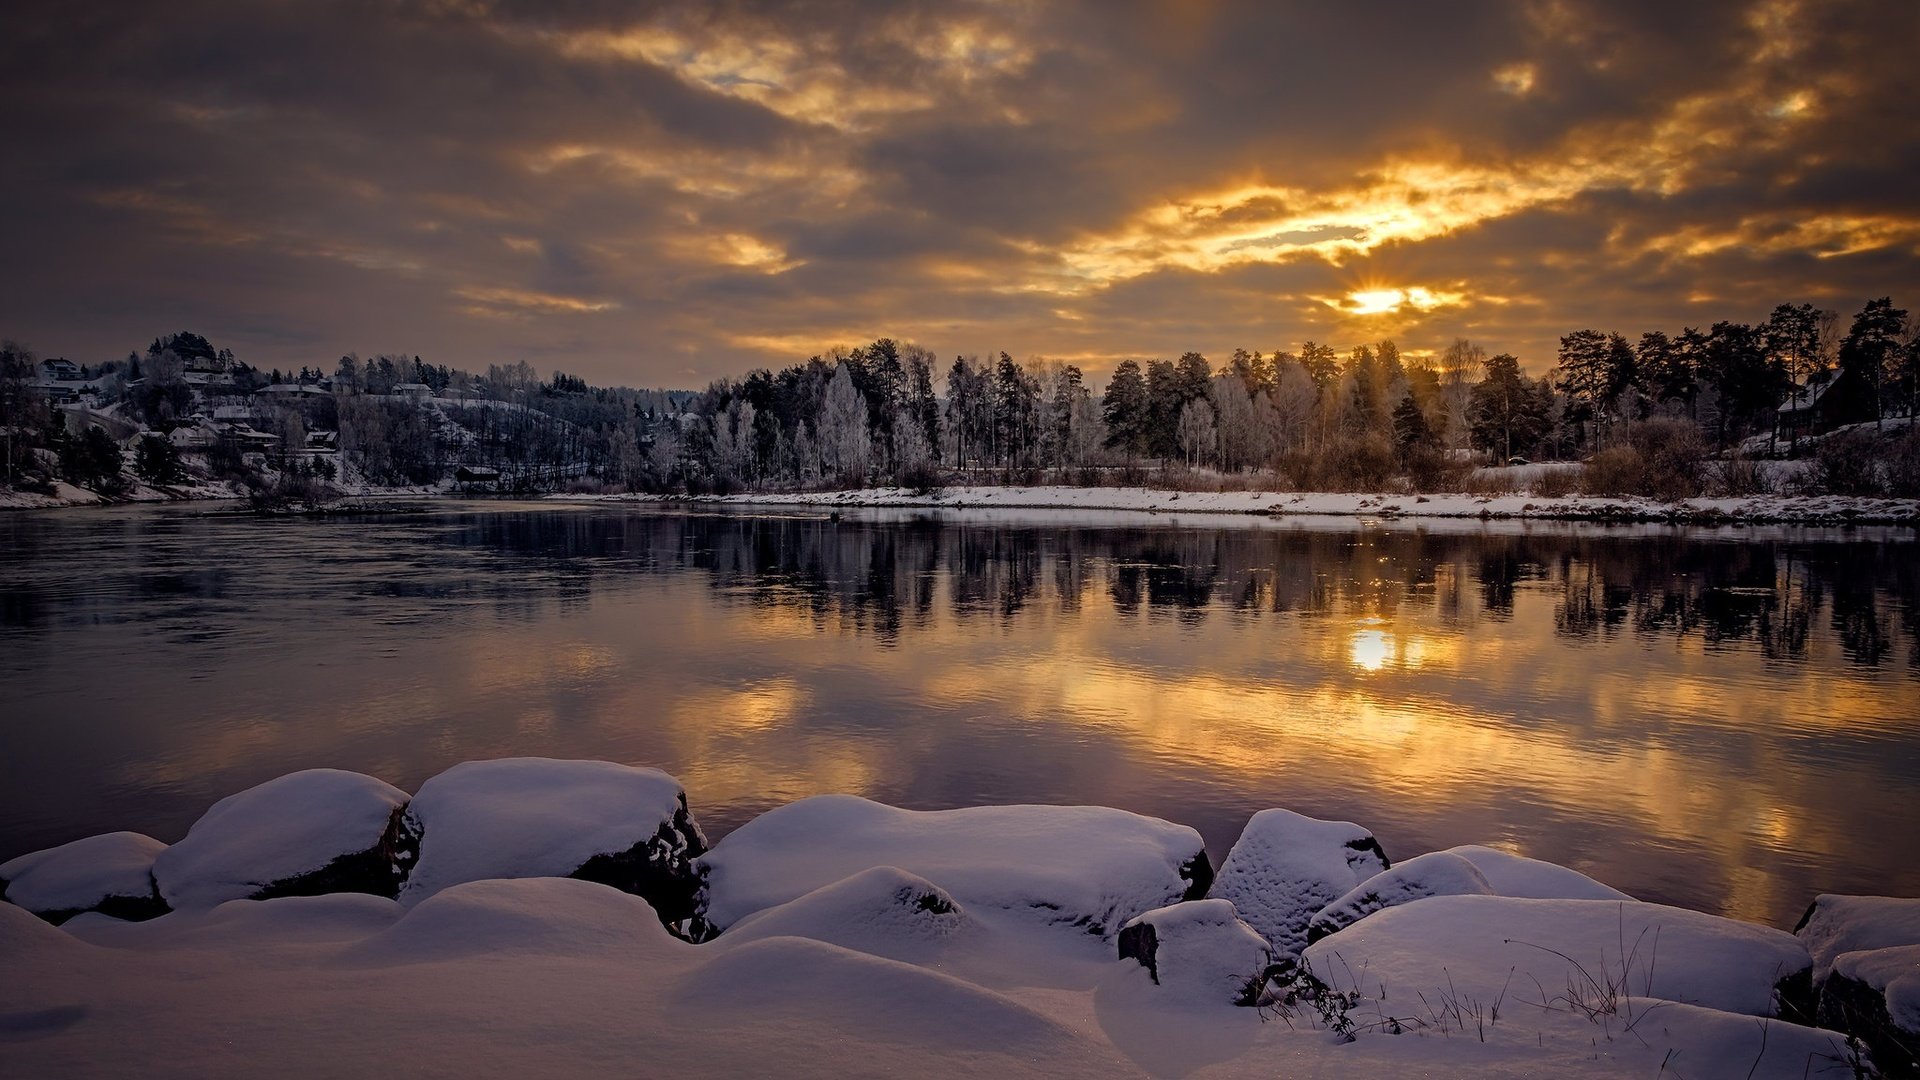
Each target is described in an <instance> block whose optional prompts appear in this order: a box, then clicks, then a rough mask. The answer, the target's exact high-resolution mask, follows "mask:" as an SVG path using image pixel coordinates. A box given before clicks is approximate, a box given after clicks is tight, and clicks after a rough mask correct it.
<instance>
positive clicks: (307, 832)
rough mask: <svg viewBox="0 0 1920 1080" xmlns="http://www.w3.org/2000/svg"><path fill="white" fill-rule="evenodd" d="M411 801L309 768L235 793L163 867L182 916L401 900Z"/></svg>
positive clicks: (163, 880) (365, 781) (355, 777)
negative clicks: (209, 910) (226, 908)
mask: <svg viewBox="0 0 1920 1080" xmlns="http://www.w3.org/2000/svg"><path fill="white" fill-rule="evenodd" d="M406 803H407V794H406V792H404V791H401V790H400V789H399V788H396V787H394V786H393V785H391V784H388V783H386V782H384V781H381V780H376V779H374V778H373V777H371V776H363V775H361V774H360V773H354V772H344V771H342V770H339V769H307V770H305V771H303V772H296V773H288V774H287V775H285V776H282V777H279V778H277V779H274V780H269V781H267V782H266V783H264V784H260V785H258V786H256V787H251V788H248V789H247V790H245V791H242V792H240V793H239V794H237V795H229V796H227V797H226V798H224V799H222V800H220V801H219V802H217V803H215V804H213V808H212V809H210V810H208V811H207V812H206V813H205V814H202V815H201V817H200V820H199V821H196V822H194V823H193V827H192V828H191V829H188V830H187V835H186V838H185V839H183V840H181V841H180V842H179V843H177V844H174V845H173V846H172V847H169V848H167V849H166V850H165V851H163V852H161V853H160V854H159V856H158V857H157V858H155V859H154V863H153V877H154V881H155V882H156V883H158V885H159V887H160V895H161V896H162V897H164V898H165V899H166V901H167V903H169V904H171V905H172V906H173V907H175V908H205V907H212V906H214V905H215V904H221V903H225V902H226V901H228V900H268V899H272V898H273V897H277V896H319V895H321V894H324V893H336V892H364V893H372V894H374V895H375V896H386V897H391V896H393V895H394V891H395V890H396V889H397V888H398V887H399V883H400V870H399V869H398V864H399V863H400V862H402V861H403V860H404V857H405V854H406V853H405V852H404V851H403V850H402V844H403V838H402V837H401V833H400V811H401V808H402V807H404V806H405V805H406Z"/></svg>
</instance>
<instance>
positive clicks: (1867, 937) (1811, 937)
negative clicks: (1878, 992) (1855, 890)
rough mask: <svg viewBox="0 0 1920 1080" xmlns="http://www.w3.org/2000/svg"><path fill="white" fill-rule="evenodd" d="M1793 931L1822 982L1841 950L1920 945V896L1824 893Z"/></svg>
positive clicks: (1821, 982)
mask: <svg viewBox="0 0 1920 1080" xmlns="http://www.w3.org/2000/svg"><path fill="white" fill-rule="evenodd" d="M1793 932H1794V934H1795V935H1797V936H1798V937H1799V938H1800V940H1801V941H1802V942H1804V943H1805V944H1806V946H1807V952H1808V953H1809V954H1810V955H1812V957H1813V981H1814V984H1815V985H1816V986H1819V985H1820V984H1823V983H1825V982H1826V981H1827V972H1828V971H1829V970H1830V969H1831V968H1832V967H1833V961H1834V959H1835V958H1836V957H1838V956H1839V955H1840V954H1841V953H1850V952H1860V951H1863V950H1866V949H1885V948H1889V947H1891V946H1894V945H1920V900H1909V899H1905V898H1902V897H1897V896H1840V895H1837V894H1834V893H1821V894H1820V895H1819V896H1816V897H1814V899H1813V903H1812V904H1811V905H1809V906H1808V907H1807V912H1806V914H1804V915H1802V916H1800V922H1799V923H1798V924H1797V925H1796V926H1794V928H1793Z"/></svg>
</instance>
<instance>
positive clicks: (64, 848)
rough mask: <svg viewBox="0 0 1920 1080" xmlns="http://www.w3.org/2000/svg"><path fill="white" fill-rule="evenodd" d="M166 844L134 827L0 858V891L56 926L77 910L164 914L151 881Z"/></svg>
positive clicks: (132, 917) (131, 916) (138, 916)
mask: <svg viewBox="0 0 1920 1080" xmlns="http://www.w3.org/2000/svg"><path fill="white" fill-rule="evenodd" d="M166 846H167V845H165V844H163V843H161V842H160V841H158V840H155V839H154V838H153V837H151V836H143V835H141V834H140V833H136V832H113V833H102V834H101V835H99V836H89V837H87V838H85V839H83V840H75V841H73V842H71V843H67V844H61V845H60V846H59V847H51V848H47V849H46V850H44V851H35V852H31V853H29V854H26V855H22V856H20V857H19V858H16V859H9V860H7V861H6V862H5V863H0V893H3V894H4V895H5V896H6V898H7V900H8V901H9V902H11V903H14V904H17V905H19V906H20V907H23V908H26V909H27V910H28V911H31V912H33V913H34V914H35V915H38V916H40V917H41V918H43V919H45V920H47V921H48V922H50V923H54V924H55V925H58V924H60V923H63V922H65V921H67V920H68V919H71V918H73V917H74V916H75V915H78V914H80V913H82V912H87V911H97V912H99V913H100V914H102V915H107V916H110V917H112V918H115V919H128V920H139V919H151V918H154V917H156V916H159V915H164V914H166V913H167V904H166V901H164V900H162V899H160V892H159V890H158V889H157V888H156V887H155V886H154V883H153V860H154V857H155V856H157V855H159V854H160V852H162V851H164V850H166Z"/></svg>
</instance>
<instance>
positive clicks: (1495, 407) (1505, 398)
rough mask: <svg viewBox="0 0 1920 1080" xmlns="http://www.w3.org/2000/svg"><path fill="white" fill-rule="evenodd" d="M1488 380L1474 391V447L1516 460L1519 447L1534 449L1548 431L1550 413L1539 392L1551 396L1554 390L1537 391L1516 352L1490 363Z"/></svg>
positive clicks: (1471, 412)
mask: <svg viewBox="0 0 1920 1080" xmlns="http://www.w3.org/2000/svg"><path fill="white" fill-rule="evenodd" d="M1485 367H1486V373H1487V374H1486V378H1484V379H1482V380H1481V381H1480V383H1479V384H1478V385H1477V386H1475V387H1474V388H1473V394H1472V397H1471V400H1470V402H1469V408H1468V425H1469V429H1470V431H1471V433H1472V436H1473V442H1474V445H1476V446H1480V447H1483V448H1486V449H1488V450H1490V451H1493V452H1495V453H1497V454H1498V456H1499V459H1500V461H1501V462H1503V463H1504V462H1506V461H1509V460H1511V459H1512V457H1513V455H1514V450H1515V448H1516V447H1522V448H1530V447H1532V445H1533V444H1534V443H1535V442H1536V441H1538V440H1539V438H1540V436H1541V435H1542V434H1544V433H1545V431H1546V419H1547V418H1546V413H1545V410H1544V409H1543V408H1542V405H1543V398H1542V396H1541V394H1540V392H1539V389H1541V388H1544V389H1546V390H1548V392H1549V393H1551V387H1549V386H1544V380H1542V382H1543V387H1541V388H1536V387H1534V386H1533V385H1532V384H1531V380H1529V379H1528V378H1527V377H1526V376H1525V375H1523V374H1521V372H1520V361H1519V360H1518V359H1517V358H1515V357H1514V355H1513V354H1512V353H1501V354H1499V355H1498V356H1494V357H1491V358H1489V359H1488V360H1487V361H1486V365H1485Z"/></svg>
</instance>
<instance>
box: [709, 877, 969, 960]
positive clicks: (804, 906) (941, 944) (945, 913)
mask: <svg viewBox="0 0 1920 1080" xmlns="http://www.w3.org/2000/svg"><path fill="white" fill-rule="evenodd" d="M984 932H985V931H984V930H983V928H982V927H981V926H980V924H979V923H978V922H976V921H974V919H973V916H972V915H971V914H969V913H968V912H967V911H966V909H964V908H962V907H961V906H960V903H959V902H958V901H957V900H955V899H954V898H953V896H952V894H950V893H948V892H947V891H946V890H945V889H942V888H941V887H940V886H938V885H935V884H934V883H933V882H931V881H928V880H927V879H925V878H923V877H920V876H918V875H915V874H910V873H908V872H906V871H905V870H902V869H900V868H899V867H897V866H876V867H873V868H871V869H868V870H862V871H860V872H859V873H857V874H854V875H853V876H851V877H848V878H845V879H842V880H840V881H836V882H834V883H832V884H831V885H822V886H821V887H820V888H818V889H815V890H813V891H812V892H810V893H807V894H806V895H805V896H801V897H798V898H796V899H794V900H790V901H788V902H787V903H784V904H781V905H779V906H778V907H771V908H766V909H764V910H761V911H757V912H754V913H753V914H752V915H749V916H747V917H746V918H744V919H741V920H740V921H739V922H737V923H735V924H733V925H732V926H729V927H727V932H726V933H725V934H722V935H720V937H719V938H717V939H715V940H714V941H713V942H712V943H711V944H710V945H708V946H707V948H710V949H714V950H724V949H730V948H734V947H737V946H739V945H742V944H745V943H746V942H749V941H760V940H763V939H766V938H774V937H799V938H808V939H811V940H813V941H824V942H826V943H828V944H830V945H838V946H840V947H841V948H845V949H853V950H855V951H857V952H863V953H867V954H869V955H872V956H883V957H886V958H887V959H889V960H899V961H901V962H903V963H910V964H921V965H930V966H943V961H945V960H946V959H947V958H948V957H949V956H950V955H952V954H953V953H954V952H955V951H956V950H967V949H977V947H978V946H979V945H980V944H981V942H980V940H979V939H980V938H981V935H982V934H983V933H984Z"/></svg>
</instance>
